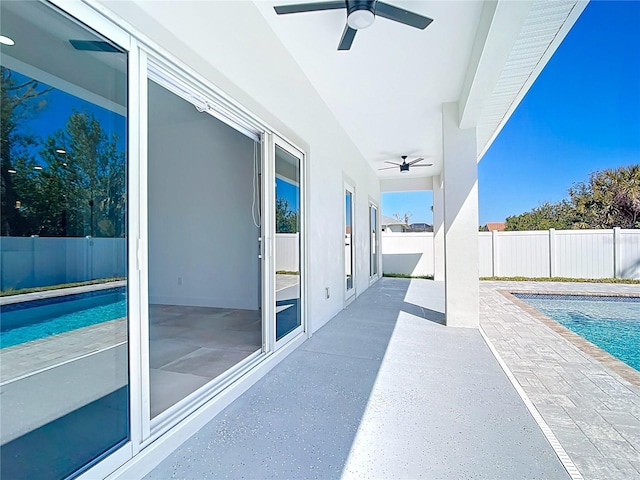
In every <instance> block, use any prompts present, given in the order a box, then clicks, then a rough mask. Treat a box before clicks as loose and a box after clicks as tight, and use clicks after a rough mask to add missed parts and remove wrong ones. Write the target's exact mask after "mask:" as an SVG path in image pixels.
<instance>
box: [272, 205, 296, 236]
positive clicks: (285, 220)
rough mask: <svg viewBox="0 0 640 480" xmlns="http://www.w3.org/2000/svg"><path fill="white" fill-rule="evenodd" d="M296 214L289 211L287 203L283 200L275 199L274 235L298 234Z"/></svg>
mask: <svg viewBox="0 0 640 480" xmlns="http://www.w3.org/2000/svg"><path fill="white" fill-rule="evenodd" d="M299 225H300V223H299V215H298V212H296V211H294V210H291V208H290V207H289V202H288V201H287V200H286V199H285V198H283V197H278V198H277V199H276V233H297V232H299V231H300V230H299Z"/></svg>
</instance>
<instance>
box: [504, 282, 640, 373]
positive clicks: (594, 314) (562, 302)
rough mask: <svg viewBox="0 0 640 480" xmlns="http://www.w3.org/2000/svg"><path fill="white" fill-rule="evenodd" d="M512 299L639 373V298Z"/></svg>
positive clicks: (527, 296) (528, 296) (519, 295)
mask: <svg viewBox="0 0 640 480" xmlns="http://www.w3.org/2000/svg"><path fill="white" fill-rule="evenodd" d="M513 295H514V296H515V297H517V298H519V299H520V300H522V301H524V302H526V303H528V304H529V305H531V306H532V307H534V308H536V309H538V310H539V311H540V312H542V313H544V314H545V315H547V316H548V317H551V318H552V319H554V320H555V321H556V322H558V323H560V324H561V325H564V326H565V327H567V328H568V329H569V330H572V331H573V332H575V333H577V334H578V335H580V336H581V337H584V338H586V339H587V340H589V341H590V342H591V343H593V344H594V345H597V346H598V347H600V348H601V349H603V350H605V351H607V352H609V353H610V354H611V355H613V356H614V357H616V358H617V359H619V360H622V361H623V362H624V363H626V364H627V365H629V366H631V367H633V368H635V369H636V370H638V371H640V297H618V296H605V295H597V296H596V295H550V294H537V293H535V294H534V293H514V294H513Z"/></svg>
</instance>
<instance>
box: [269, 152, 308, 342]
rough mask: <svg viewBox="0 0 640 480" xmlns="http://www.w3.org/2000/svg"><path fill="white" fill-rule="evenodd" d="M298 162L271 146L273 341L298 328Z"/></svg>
mask: <svg viewBox="0 0 640 480" xmlns="http://www.w3.org/2000/svg"><path fill="white" fill-rule="evenodd" d="M300 168H301V165H300V158H299V157H297V156H295V155H293V154H292V153H290V152H289V151H287V150H285V149H284V148H282V147H280V146H279V145H275V177H276V180H275V249H274V250H275V271H276V275H275V277H276V282H275V291H276V294H275V299H276V341H277V340H280V339H281V338H283V337H284V336H285V335H287V334H288V333H290V332H292V331H294V330H295V329H296V328H298V327H299V326H301V325H302V308H301V305H300V302H301V288H300V278H301V274H302V271H301V258H300V257H301V256H300V252H301V238H300V227H301V190H300V179H301V175H300Z"/></svg>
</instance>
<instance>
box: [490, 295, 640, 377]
mask: <svg viewBox="0 0 640 480" xmlns="http://www.w3.org/2000/svg"><path fill="white" fill-rule="evenodd" d="M496 292H498V293H499V294H501V295H502V296H503V297H505V298H506V299H507V300H509V301H510V302H512V303H513V304H515V305H516V306H517V307H519V308H520V309H522V310H524V311H525V312H526V313H528V314H529V315H530V316H532V317H533V318H535V319H536V320H538V321H539V322H541V323H542V324H543V325H545V326H546V327H548V328H549V329H551V330H552V331H554V332H555V333H557V334H558V335H560V336H561V337H562V338H564V339H565V340H567V341H568V342H569V343H571V344H572V345H573V346H574V347H576V348H577V349H578V350H580V351H581V352H583V353H585V354H586V355H589V356H590V357H591V358H593V359H594V360H595V361H597V362H599V363H600V364H601V365H602V366H604V367H605V368H607V369H609V370H611V371H612V372H614V373H616V374H617V375H619V376H620V377H622V378H623V379H624V380H626V381H627V382H629V383H630V384H632V385H633V386H635V387H637V388H640V372H638V371H637V370H636V369H634V368H633V367H630V366H629V365H627V364H626V363H624V362H623V361H622V360H619V359H617V358H616V357H614V356H613V355H611V354H610V353H609V352H606V351H605V350H603V349H602V348H600V347H598V346H596V345H594V344H593V343H591V342H590V341H589V340H587V339H586V338H584V337H581V336H580V335H578V334H577V333H575V332H573V331H571V330H569V329H568V328H567V327H565V326H563V325H561V324H560V323H558V322H556V321H555V320H553V319H552V318H551V317H549V316H547V315H545V314H543V313H542V312H540V311H539V310H537V309H536V308H534V307H532V306H531V305H529V304H528V303H526V302H525V301H524V300H521V299H519V298H518V297H516V296H515V295H514V293H515V294H517V293H523V294H539V295H575V296H584V297H588V296H607V297H637V296H638V295H634V294H627V293H621V294H610V293H609V294H603V293H600V292H599V293H589V292H577V293H576V292H562V293H558V292H557V291H556V292H550V291H539V290H535V291H534V290H502V289H497V290H496Z"/></svg>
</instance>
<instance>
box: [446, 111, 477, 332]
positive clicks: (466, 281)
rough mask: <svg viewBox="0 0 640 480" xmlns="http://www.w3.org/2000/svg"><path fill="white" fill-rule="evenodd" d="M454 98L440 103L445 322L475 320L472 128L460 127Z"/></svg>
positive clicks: (474, 324)
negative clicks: (450, 101)
mask: <svg viewBox="0 0 640 480" xmlns="http://www.w3.org/2000/svg"><path fill="white" fill-rule="evenodd" d="M459 124H460V123H459V118H458V105H457V103H446V104H443V106H442V134H443V158H444V163H443V169H442V174H443V179H442V180H443V182H442V184H443V199H444V268H445V317H446V324H447V325H448V326H454V327H470V328H477V327H478V326H479V319H480V313H479V299H480V292H479V290H480V282H479V245H478V163H477V144H476V129H475V128H468V129H461V128H460V127H459Z"/></svg>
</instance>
